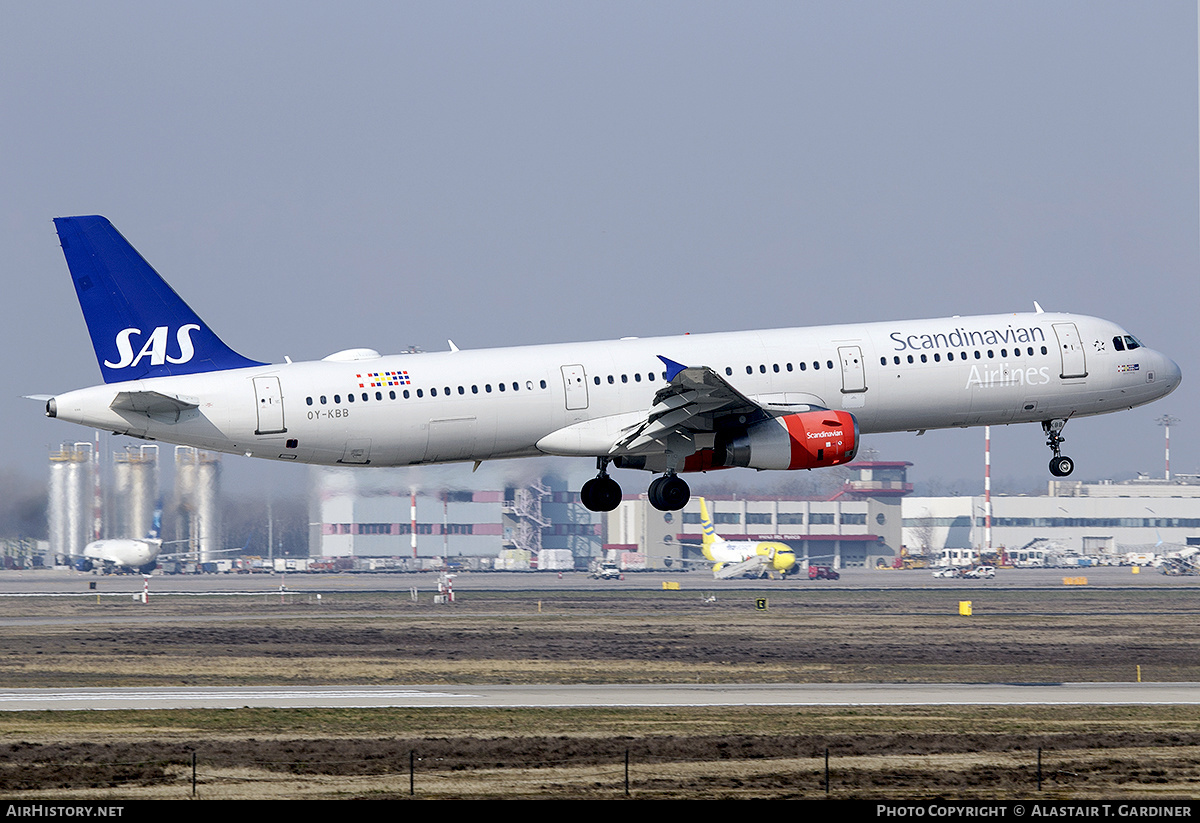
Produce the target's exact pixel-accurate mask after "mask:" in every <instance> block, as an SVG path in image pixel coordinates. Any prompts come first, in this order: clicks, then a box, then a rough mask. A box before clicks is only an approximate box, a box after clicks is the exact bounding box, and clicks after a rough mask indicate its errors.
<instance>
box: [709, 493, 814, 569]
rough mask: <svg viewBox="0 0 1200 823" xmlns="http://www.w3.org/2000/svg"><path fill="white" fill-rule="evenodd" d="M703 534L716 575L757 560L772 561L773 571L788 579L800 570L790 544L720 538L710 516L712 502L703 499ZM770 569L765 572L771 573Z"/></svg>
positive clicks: (770, 564) (771, 567)
mask: <svg viewBox="0 0 1200 823" xmlns="http://www.w3.org/2000/svg"><path fill="white" fill-rule="evenodd" d="M700 533H701V537H700V540H701V545H702V549H703V551H704V556H705V558H707V559H708V560H711V561H712V562H713V563H714V564H715V565H714V566H713V574H716V573H717V572H719V571H720V570H721V569H722V567H724V566H728V565H730V564H732V563H741V562H743V561H746V560H751V559H753V558H755V557H767V558H770V562H769V566H770V569H769V571H776V572H779V573H780V574H781V575H786V574H789V573H791V572H792V570H793V569H795V567H796V552H795V551H794V550H793V549H792V547H791V546H789V545H788V544H786V543H775V542H771V541H764V542H760V541H757V540H726V539H725V538H724V537H721V536H720V535H719V534H717V530H716V529H715V528H714V527H713V522H712V518H711V517H709V514H708V501H707V500H705V499H704V498H703V497H701V498H700ZM767 570H768V569H764V571H767Z"/></svg>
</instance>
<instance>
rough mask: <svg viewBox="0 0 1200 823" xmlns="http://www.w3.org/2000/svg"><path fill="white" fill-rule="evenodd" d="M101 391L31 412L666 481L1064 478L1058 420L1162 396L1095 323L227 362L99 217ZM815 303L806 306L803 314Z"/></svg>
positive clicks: (89, 305)
mask: <svg viewBox="0 0 1200 823" xmlns="http://www.w3.org/2000/svg"><path fill="white" fill-rule="evenodd" d="M54 223H55V227H56V229H57V231H58V236H59V240H60V242H61V245H62V249H63V253H64V255H65V257H66V261H67V266H68V268H69V269H70V272H71V278H72V281H73V283H74V285H75V291H76V294H77V296H78V298H79V303H80V307H81V308H82V310H83V315H84V319H85V321H86V323H87V326H88V331H89V333H90V336H91V339H92V344H93V348H94V349H95V354H96V359H97V360H98V361H99V364H100V372H101V374H102V376H103V378H104V384H103V385H99V386H94V387H91V388H84V389H78V390H75V391H68V392H65V393H62V394H58V395H53V396H50V395H36V396H35V397H36V399H39V400H44V401H45V403H46V415H47V416H48V417H52V418H57V419H60V420H67V421H70V422H73V423H79V424H81V425H85V426H90V427H92V428H96V429H103V430H107V431H111V432H113V433H115V434H123V435H129V436H131V437H137V438H143V439H146V440H161V441H164V442H168V443H175V444H182V445H188V446H195V447H197V448H202V449H209V450H213V451H218V452H227V453H232V454H244V455H246V456H248V457H260V458H265V459H269V460H280V461H291V462H295V463H315V464H324V465H342V466H409V465H418V464H425V463H450V462H474V463H475V464H476V466H478V465H479V464H480V463H481V462H482V461H484V460H498V459H505V458H516V457H531V456H539V455H558V456H563V457H576V458H589V459H594V460H595V461H596V468H597V475H596V476H595V477H594V478H592V479H591V480H589V481H588V482H587V483H585V484H583V487H582V488H581V489H580V501H581V502H582V504H583V505H584V506H585V507H587V508H588V509H591V510H592V511H611V510H613V509H615V508H616V507H617V505H619V504H620V502H621V498H622V490H621V487H620V485H618V483H617V481H616V480H614V479H613V478H612V477H611V476H610V475H609V473H608V468H609V466H613V467H615V468H628V469H641V470H645V471H649V472H651V473H653V474H656V475H658V477H657V478H655V479H654V480H653V482H651V483H650V486H649V490H648V495H647V497H648V499H649V502H650V503H651V505H653V506H654V507H655V508H657V509H659V510H661V511H678V510H679V509H682V508H683V506H684V505H685V504H686V503H687V501H688V499H689V498H690V496H691V490H690V488H689V486H688V484H687V482H686V481H685V480H684V479H683V478H682V477H681V476H680V474H682V473H686V472H693V471H710V470H715V469H722V468H730V467H745V468H751V469H758V470H798V469H813V468H820V467H824V466H834V465H840V464H844V463H847V462H849V461H851V460H852V459H853V458H854V456H855V454H856V452H857V450H858V446H859V438H860V436H861V435H864V434H872V433H877V432H898V431H915V432H917V433H918V434H923V433H924V432H925V431H926V430H928V429H941V428H955V427H968V426H982V425H1000V424H1009V423H1040V424H1041V426H1042V430H1043V432H1044V434H1045V437H1046V445H1047V446H1048V447H1049V448H1050V451H1051V454H1052V455H1053V459H1052V460H1051V462H1050V472H1051V474H1053V475H1055V476H1058V477H1063V476H1066V475H1069V474H1070V473H1071V471H1072V470H1073V469H1074V461H1073V460H1072V459H1071V458H1069V457H1067V456H1065V455H1063V454H1062V452H1061V445H1062V443H1063V442H1064V438H1063V436H1062V430H1063V427H1064V425H1065V424H1066V423H1067V421H1068V420H1071V419H1073V418H1076V417H1085V416H1089V415H1095V414H1104V413H1107V412H1115V411H1119V410H1123V409H1130V408H1133V407H1135V406H1140V405H1142V404H1145V403H1150V402H1152V401H1154V400H1157V399H1159V398H1161V397H1164V396H1166V395H1167V394H1170V393H1171V392H1172V391H1173V390H1174V389H1175V387H1176V386H1178V385H1179V381H1180V370H1179V367H1178V366H1177V365H1176V364H1175V363H1174V362H1172V360H1171V359H1170V358H1168V357H1167V356H1165V355H1164V354H1161V353H1159V352H1157V351H1154V350H1153V349H1150V348H1147V347H1146V346H1143V345H1142V344H1141V342H1140V341H1139V340H1138V339H1137V338H1135V337H1134V336H1132V335H1130V334H1129V333H1127V332H1126V331H1125V330H1124V329H1122V328H1121V327H1119V326H1117V325H1116V324H1114V323H1111V322H1109V321H1107V320H1102V319H1099V318H1095V317H1087V316H1084V315H1077V314H1063V313H1052V312H1044V311H1042V309H1041V307H1040V306H1038V305H1037V303H1035V304H1034V308H1035V310H1036V311H1035V312H1032V313H1019V314H998V315H986V316H979V317H959V316H954V317H948V318H941V319H929V320H904V321H896V322H876V323H864V324H853V325H838V326H823V327H809V328H793V329H775V330H764V331H742V332H722V333H711V334H682V335H675V336H669V337H655V338H646V339H638V338H628V339H621V340H609V341H602V342H589V343H566V344H557V345H538V346H522V347H515V348H500V349H484V350H479V351H465V350H460V349H459V348H458V347H457V346H455V345H454V344H453V342H451V343H450V351H446V352H424V353H408V354H400V355H393V356H387V357H385V356H382V355H380V354H379V353H378V352H377V351H375V350H373V349H368V348H353V349H346V350H343V351H339V352H336V353H334V354H331V355H329V356H328V357H326V358H324V359H323V360H319V361H311V362H295V363H294V362H291V360H290V359H288V358H285V361H286V362H284V363H276V364H271V363H264V362H260V361H256V360H251V359H249V358H246V357H243V356H242V355H240V354H238V353H237V352H235V351H233V350H232V349H231V348H229V347H228V346H227V345H225V343H223V342H222V341H221V340H220V338H218V337H217V335H216V334H215V333H214V332H213V331H212V330H211V329H210V328H209V326H208V325H207V324H206V323H205V322H204V321H203V320H201V319H200V318H199V317H198V316H197V315H196V313H195V312H194V311H192V309H191V308H190V307H189V306H188V305H187V304H186V303H185V302H184V301H183V300H182V299H181V298H180V297H179V296H178V295H177V294H176V293H175V292H174V290H172V289H171V287H170V286H168V285H167V283H166V282H165V281H164V280H163V279H162V277H160V276H159V274H158V272H156V271H155V270H154V268H152V267H151V266H150V264H149V263H147V262H146V260H145V259H144V258H142V256H141V255H140V254H138V252H137V251H136V250H135V249H134V247H133V246H132V245H130V243H129V242H128V241H127V240H126V239H125V238H124V237H123V236H122V235H121V234H120V233H119V232H118V231H117V230H116V229H115V228H114V227H113V225H112V224H111V223H110V222H109V221H108V220H107V219H105V218H104V217H100V216H95V215H92V216H82V217H60V218H55V220H54ZM805 299H807V297H806V298H805Z"/></svg>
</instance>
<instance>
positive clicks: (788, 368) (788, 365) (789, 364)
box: [787, 363, 792, 371]
mask: <svg viewBox="0 0 1200 823" xmlns="http://www.w3.org/2000/svg"><path fill="white" fill-rule="evenodd" d="M787 370H788V371H791V370H792V364H791V363H788V364H787Z"/></svg>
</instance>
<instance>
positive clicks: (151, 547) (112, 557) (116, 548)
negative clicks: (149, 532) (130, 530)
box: [83, 537, 162, 569]
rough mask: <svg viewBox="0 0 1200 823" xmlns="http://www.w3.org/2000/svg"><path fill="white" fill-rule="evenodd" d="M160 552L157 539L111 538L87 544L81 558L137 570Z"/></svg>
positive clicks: (160, 544) (159, 541) (159, 542)
mask: <svg viewBox="0 0 1200 823" xmlns="http://www.w3.org/2000/svg"><path fill="white" fill-rule="evenodd" d="M161 550H162V541H161V540H159V539H157V538H151V537H147V538H144V539H142V540H137V539H134V538H112V539H108V540H96V541H94V542H92V543H88V544H87V546H85V547H84V549H83V556H84V557H86V558H87V559H88V560H94V561H98V562H102V563H111V564H113V565H114V566H124V567H126V568H130V569H137V568H141V567H142V566H145V565H146V564H148V563H150V562H152V561H153V560H155V558H157V557H158V553H159V551H161Z"/></svg>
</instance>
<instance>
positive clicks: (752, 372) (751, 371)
mask: <svg viewBox="0 0 1200 823" xmlns="http://www.w3.org/2000/svg"><path fill="white" fill-rule="evenodd" d="M746 374H754V367H753V366H747V367H746Z"/></svg>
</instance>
